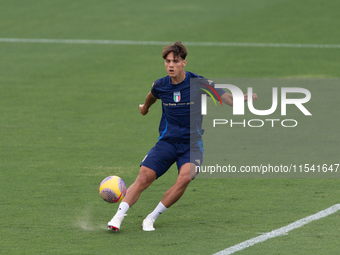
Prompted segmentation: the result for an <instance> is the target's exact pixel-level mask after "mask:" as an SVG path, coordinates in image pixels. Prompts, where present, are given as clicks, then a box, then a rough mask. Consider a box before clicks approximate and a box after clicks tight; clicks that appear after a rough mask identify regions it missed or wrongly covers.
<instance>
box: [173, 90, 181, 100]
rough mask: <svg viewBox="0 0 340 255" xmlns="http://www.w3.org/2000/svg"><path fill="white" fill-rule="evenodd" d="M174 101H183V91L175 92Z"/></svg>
mask: <svg viewBox="0 0 340 255" xmlns="http://www.w3.org/2000/svg"><path fill="white" fill-rule="evenodd" d="M174 101H175V102H176V103H178V102H179V101H181V91H175V92H174Z"/></svg>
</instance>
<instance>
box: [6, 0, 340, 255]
mask: <svg viewBox="0 0 340 255" xmlns="http://www.w3.org/2000/svg"><path fill="white" fill-rule="evenodd" d="M0 5H1V6H2V7H1V8H0V38H53V39H99V40H101V39H103V40H104V39H109V40H156V41H175V40H181V41H197V42H199V41H213V42H264V43H304V44H312V43H320V44H339V43H340V42H339V38H338V35H337V33H336V32H335V31H338V27H339V25H340V24H339V22H340V21H339V19H338V18H337V17H338V11H337V10H338V9H339V7H340V6H339V3H338V2H337V1H323V2H322V4H321V3H320V2H319V1H283V0H282V1H279V0H275V1H272V0H271V1H269V0H261V1H251V0H242V1H209V2H205V1H186V2H184V3H183V2H182V1H175V2H171V3H162V2H159V1H157V2H156V1H148V2H145V3H144V2H138V1H106V0H102V1H95V2H94V1H40V0H39V1H35V2H34V3H33V2H26V1H21V0H13V1H3V0H0ZM161 51H162V47H160V46H132V45H76V44H38V43H37V44H35V43H3V42H1V43H0V192H1V206H0V217H1V220H0V247H1V251H2V253H4V254H108V253H113V254H118V253H119V254H212V253H214V252H218V251H220V250H222V249H225V248H227V247H230V246H232V245H235V244H238V243H240V242H243V241H245V240H248V239H250V238H253V237H256V236H258V235H259V234H260V233H264V232H268V231H271V230H273V229H277V228H280V227H283V226H285V225H288V224H289V223H291V222H294V221H295V220H298V219H301V218H303V217H306V216H309V215H311V214H314V213H316V212H318V211H320V210H323V209H326V208H327V207H329V206H332V205H334V204H336V203H339V201H340V200H339V195H340V194H339V189H338V185H339V180H338V179H200V178H197V179H196V180H195V181H193V182H192V183H191V184H190V186H189V188H188V190H187V191H186V193H185V194H184V196H183V198H182V199H181V200H180V201H179V202H178V203H176V204H175V205H174V206H173V207H172V208H170V209H169V210H168V211H167V212H165V213H164V214H163V215H162V216H161V217H159V219H158V220H157V222H156V224H155V227H156V231H154V232H150V233H146V232H143V231H142V230H141V222H142V220H143V219H144V217H145V216H146V215H147V214H148V213H150V212H151V210H153V209H154V207H155V206H156V205H157V203H158V202H159V201H160V199H161V197H162V195H163V193H164V192H165V191H166V190H167V189H168V188H169V187H170V186H171V185H172V183H174V181H175V179H176V176H177V169H176V168H175V167H172V168H171V169H170V171H169V172H168V173H167V174H166V175H165V176H164V177H162V178H160V179H159V180H157V181H156V182H155V183H154V184H152V186H151V187H150V188H149V189H147V190H146V191H145V192H144V193H143V194H142V196H141V197H140V200H139V201H138V203H137V204H136V205H135V206H134V207H132V208H131V209H130V210H129V212H128V217H126V219H125V220H124V223H123V225H122V230H121V232H120V233H111V232H108V231H107V230H106V223H107V221H108V220H110V218H111V217H112V216H113V214H114V213H115V211H116V209H117V205H110V204H107V203H105V202H104V201H102V200H101V198H100V196H99V194H98V186H99V183H100V181H101V180H102V179H104V178H105V177H106V176H108V175H119V176H120V177H122V178H123V179H124V180H125V182H126V183H127V185H130V184H131V183H132V182H133V181H134V179H135V177H136V176H137V174H138V171H139V164H140V161H141V160H142V159H143V157H144V156H145V154H146V153H147V152H148V150H149V149H150V148H151V147H152V146H153V145H154V143H155V142H156V141H157V137H158V132H157V129H158V123H159V118H160V114H161V105H160V102H157V103H156V104H155V105H154V106H153V107H152V109H151V111H150V113H149V114H148V115H147V116H145V117H143V116H141V115H140V114H139V111H138V104H140V103H143V101H144V98H145V96H146V94H147V93H148V91H149V90H150V87H151V84H152V82H153V81H154V80H155V79H157V78H160V77H162V76H165V75H166V73H165V71H164V66H163V60H162V58H161ZM188 51H189V55H188V64H187V70H189V71H192V72H195V73H199V74H201V75H204V76H206V77H221V78H231V77H234V78H235V77H236V78H263V77H271V78H279V77H293V78H298V77H305V78H332V77H340V71H339V70H340V62H339V61H338V59H340V51H339V49H303V48H245V47H197V46H190V47H188ZM320 86H322V85H320ZM337 92H338V90H336V91H335V90H334V91H332V93H330V94H331V95H333V96H334V98H331V99H329V98H322V97H321V98H320V97H318V95H320V93H318V91H317V90H316V92H315V93H314V92H312V93H313V94H312V95H313V97H312V99H313V100H315V101H314V102H316V101H317V102H319V105H320V108H318V107H317V106H318V104H316V106H313V108H312V109H311V111H312V112H313V111H314V112H318V115H316V116H315V118H319V119H321V120H322V121H324V122H325V123H326V124H325V125H318V126H316V127H314V126H312V125H315V123H316V122H315V123H314V122H313V123H311V127H310V128H309V129H306V133H305V134H304V137H305V139H301V140H298V141H300V144H299V145H298V146H299V148H301V150H302V155H303V156H305V157H306V158H308V157H309V155H310V156H311V157H312V156H313V150H312V149H311V148H313V147H315V152H317V151H319V150H322V149H323V148H327V149H326V150H325V151H329V153H330V154H331V155H328V156H327V157H326V156H325V157H322V158H321V159H324V160H327V161H329V160H330V159H334V160H336V159H337V158H336V157H337V152H338V144H339V143H338V142H339V137H338V136H337V132H336V131H337V123H338V121H337V120H338V119H339V118H338V117H339V116H338V113H337V112H336V111H335V110H334V109H337V105H335V104H336V102H337V94H338V93H337ZM321 94H322V93H321ZM258 102H260V99H259V101H258ZM324 102H327V103H324ZM314 107H315V108H314ZM329 107H332V116H330V117H329V115H327V114H325V115H324V116H322V113H323V109H324V111H325V112H326V111H327V110H328V109H329ZM316 110H317V111H316ZM318 116H319V117H318ZM313 117H314V116H313ZM313 117H312V118H313ZM321 117H323V118H321ZM271 135H272V136H275V135H276V134H271ZM277 135H279V136H283V135H284V134H282V133H281V132H278V134H277ZM239 136H242V134H239ZM239 136H231V135H230V136H228V137H227V138H228V143H230V144H231V152H230V154H228V157H231V155H232V157H234V158H235V160H236V161H242V160H244V156H250V154H246V155H245V154H244V153H250V152H251V150H252V149H253V150H255V148H258V153H259V152H261V155H260V156H261V157H262V158H271V157H278V156H279V155H276V154H275V147H276V146H278V147H280V146H281V147H283V145H284V144H285V143H283V142H282V143H280V144H274V143H271V142H270V141H266V139H263V140H261V139H259V138H260V137H254V139H253V140H247V146H248V147H247V150H246V151H244V150H242V149H241V147H240V149H239V150H237V147H235V148H234V147H233V145H234V146H235V145H238V142H239V140H238V139H239ZM320 137H321V138H320ZM322 137H324V138H325V139H322ZM277 139H279V138H277ZM242 148H243V147H242ZM304 149H306V152H304ZM315 152H314V153H315ZM332 153H334V154H332ZM283 160H285V159H283ZM245 163H248V164H250V163H251V161H247V162H245ZM304 163H309V162H304ZM319 163H323V162H319ZM325 163H340V162H325ZM339 222H340V221H339V213H336V214H334V215H331V216H329V217H327V218H325V219H321V220H318V221H316V222H312V223H310V224H308V225H307V226H304V227H302V228H300V229H297V230H294V231H292V232H290V233H289V235H287V236H283V237H277V238H274V239H271V240H268V241H266V242H264V243H261V244H257V245H255V246H253V247H250V248H248V249H245V250H243V251H241V252H238V253H237V254H311V253H313V254H337V253H338V245H337V242H338V239H339V234H338V229H339Z"/></svg>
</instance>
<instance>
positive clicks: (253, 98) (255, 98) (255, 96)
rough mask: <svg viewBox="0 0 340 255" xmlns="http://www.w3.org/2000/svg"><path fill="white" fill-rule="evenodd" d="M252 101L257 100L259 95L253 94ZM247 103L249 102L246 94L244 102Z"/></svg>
mask: <svg viewBox="0 0 340 255" xmlns="http://www.w3.org/2000/svg"><path fill="white" fill-rule="evenodd" d="M252 100H253V101H256V100H257V94H256V93H253V95H252ZM247 101H248V94H244V102H247Z"/></svg>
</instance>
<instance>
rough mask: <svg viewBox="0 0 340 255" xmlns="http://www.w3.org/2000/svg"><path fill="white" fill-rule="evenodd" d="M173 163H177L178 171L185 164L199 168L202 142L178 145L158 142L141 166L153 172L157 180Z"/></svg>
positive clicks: (201, 158) (162, 141) (201, 160)
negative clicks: (191, 164) (192, 164)
mask: <svg viewBox="0 0 340 255" xmlns="http://www.w3.org/2000/svg"><path fill="white" fill-rule="evenodd" d="M190 145H191V146H190ZM175 162H177V169H178V171H179V169H181V166H182V165H184V164H185V163H194V164H195V165H197V166H200V165H201V164H202V162H203V142H202V141H195V142H191V143H190V142H187V143H180V142H167V141H164V140H159V141H158V142H157V143H156V145H155V147H153V148H152V149H151V150H150V151H149V153H148V154H146V156H145V158H144V159H143V161H142V163H141V166H146V167H148V168H150V169H152V170H153V171H155V172H156V175H157V178H158V177H160V176H162V175H163V174H164V173H165V172H166V171H168V169H169V168H170V167H171V166H172V164H173V163H175Z"/></svg>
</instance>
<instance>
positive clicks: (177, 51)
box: [163, 41, 188, 60]
mask: <svg viewBox="0 0 340 255" xmlns="http://www.w3.org/2000/svg"><path fill="white" fill-rule="evenodd" d="M170 52H172V53H173V54H174V58H178V57H181V59H183V60H184V59H185V58H186V56H187V55H188V53H187V49H186V48H185V47H184V45H183V44H182V43H181V42H179V41H177V42H175V43H174V44H173V45H169V46H166V47H165V48H164V51H163V58H164V59H165V58H166V57H167V56H168V54H169V53H170Z"/></svg>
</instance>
